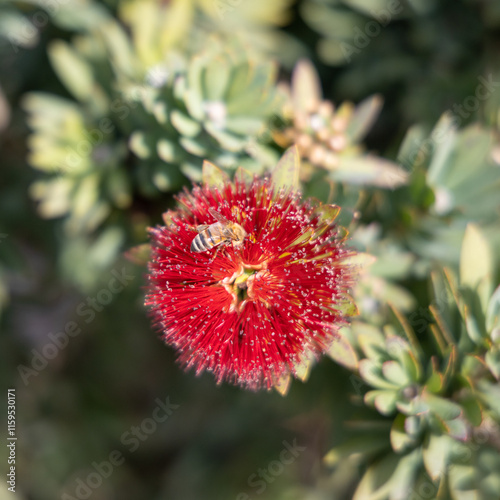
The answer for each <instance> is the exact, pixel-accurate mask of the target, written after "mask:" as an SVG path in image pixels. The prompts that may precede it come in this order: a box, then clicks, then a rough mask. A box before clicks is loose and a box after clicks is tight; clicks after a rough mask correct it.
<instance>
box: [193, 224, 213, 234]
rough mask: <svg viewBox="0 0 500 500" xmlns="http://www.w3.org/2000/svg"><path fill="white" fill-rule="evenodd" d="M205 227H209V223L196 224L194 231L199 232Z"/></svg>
mask: <svg viewBox="0 0 500 500" xmlns="http://www.w3.org/2000/svg"><path fill="white" fill-rule="evenodd" d="M207 227H210V225H209V224H201V225H200V226H196V231H198V232H199V233H201V232H202V231H205V229H207Z"/></svg>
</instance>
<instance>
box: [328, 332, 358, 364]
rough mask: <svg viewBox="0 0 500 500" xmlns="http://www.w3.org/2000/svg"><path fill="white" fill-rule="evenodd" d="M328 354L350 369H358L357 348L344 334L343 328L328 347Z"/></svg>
mask: <svg viewBox="0 0 500 500" xmlns="http://www.w3.org/2000/svg"><path fill="white" fill-rule="evenodd" d="M328 356H330V357H331V358H332V359H333V360H334V361H336V362H337V363H339V364H340V365H342V366H345V367H346V368H349V369H350V370H357V369H358V356H357V354H356V350H355V349H354V348H353V347H352V345H351V343H350V342H349V341H348V340H347V339H346V338H345V336H343V335H342V330H341V331H340V337H339V338H338V339H335V340H334V341H333V343H332V345H331V346H330V348H329V349H328Z"/></svg>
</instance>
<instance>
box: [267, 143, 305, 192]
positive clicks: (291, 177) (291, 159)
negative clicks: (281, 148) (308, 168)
mask: <svg viewBox="0 0 500 500" xmlns="http://www.w3.org/2000/svg"><path fill="white" fill-rule="evenodd" d="M299 170H300V155H299V148H298V147H297V146H292V147H290V148H288V149H287V150H286V151H285V153H284V154H283V156H282V157H281V158H280V160H279V162H278V164H277V165H276V167H274V169H273V171H272V172H271V178H272V181H273V183H274V186H275V188H276V192H278V191H279V190H281V189H291V190H294V191H295V190H297V189H298V188H299Z"/></svg>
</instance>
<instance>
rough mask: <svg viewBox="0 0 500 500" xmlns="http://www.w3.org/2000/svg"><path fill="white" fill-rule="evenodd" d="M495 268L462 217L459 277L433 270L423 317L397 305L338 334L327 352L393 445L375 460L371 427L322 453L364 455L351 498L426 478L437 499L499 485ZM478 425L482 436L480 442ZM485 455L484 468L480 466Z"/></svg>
mask: <svg viewBox="0 0 500 500" xmlns="http://www.w3.org/2000/svg"><path fill="white" fill-rule="evenodd" d="M494 275H495V274H494V268H493V260H492V258H491V253H490V249H489V248H488V244H487V242H486V241H485V239H484V237H483V236H482V234H481V232H480V231H479V229H478V228H477V227H476V226H474V225H469V226H467V230H466V232H465V237H464V241H463V245H462V253H461V262H460V277H459V279H457V278H456V277H455V275H454V272H453V271H452V270H450V269H447V268H445V269H444V271H443V272H436V273H434V274H433V287H434V300H433V302H432V304H431V306H430V312H431V313H432V322H431V323H430V324H428V325H425V324H423V325H422V322H421V321H420V320H417V319H416V318H415V317H414V320H413V321H410V322H409V321H408V320H407V319H405V318H404V316H402V315H401V314H400V313H399V312H398V311H397V310H394V312H395V316H396V318H397V320H398V321H397V322H396V323H395V324H387V325H384V327H383V328H382V329H381V328H377V327H375V326H373V325H370V324H369V323H364V322H353V324H352V326H351V327H350V328H349V329H346V330H345V331H344V334H343V336H342V340H341V345H342V346H343V352H341V351H339V350H338V349H336V351H335V352H333V353H332V352H331V353H330V354H331V355H333V356H332V357H333V358H334V359H337V360H339V361H340V362H342V360H345V359H351V360H353V361H352V362H351V363H347V366H348V367H349V368H350V369H352V370H354V371H355V372H356V373H357V374H359V377H360V378H361V381H362V382H363V386H364V391H363V392H364V396H363V401H364V403H365V404H366V405H368V406H371V407H373V408H375V409H376V410H377V411H378V412H379V413H380V414H381V415H383V416H385V417H387V418H390V419H391V420H392V423H391V427H390V429H391V430H390V435H389V440H390V448H391V450H390V451H389V452H388V453H386V454H384V457H383V458H378V459H377V461H376V462H373V463H372V455H373V452H372V450H373V449H377V446H378V445H377V443H380V434H379V433H378V432H372V434H368V435H365V439H366V440H367V441H368V440H369V441H373V446H372V447H370V446H366V448H365V450H359V449H356V448H353V447H349V446H346V445H341V448H340V449H334V450H332V451H331V452H330V453H329V454H328V455H327V457H326V460H327V462H328V463H329V464H330V465H336V464H337V463H338V462H339V461H340V460H342V459H350V458H351V457H354V455H356V456H355V460H356V462H359V461H360V460H365V461H366V462H368V463H371V465H370V466H369V467H368V468H367V470H366V472H365V474H364V476H363V478H362V480H361V482H360V484H359V486H358V489H357V491H356V494H355V496H354V498H396V496H397V493H396V492H397V491H402V492H411V491H417V490H418V487H419V484H423V483H425V482H427V483H428V485H429V488H430V489H432V490H433V491H434V492H436V493H437V492H439V493H438V495H437V497H438V498H453V499H462V498H469V496H470V495H474V496H475V497H476V498H494V495H496V494H497V493H498V491H497V490H496V486H497V485H498V484H500V475H499V471H500V469H499V468H498V464H499V463H500V462H499V461H498V449H497V448H496V443H498V440H499V438H500V427H499V424H500V406H499V405H498V403H497V402H496V400H495V396H494V395H495V394H496V393H497V392H498V380H499V375H500V373H499V368H500V364H499V363H500V362H499V356H498V351H499V349H498V345H499V339H498V330H497V328H498V326H497V324H498V297H499V293H500V288H497V290H496V291H495V293H493V276H494ZM410 318H411V316H410ZM412 323H413V325H414V326H415V328H416V331H415V329H414V328H413V327H412ZM427 326H428V327H429V329H427ZM429 330H430V333H431V334H432V336H433V340H434V345H432V346H431V345H428V343H427V342H426V344H425V347H424V346H423V345H422V342H423V341H424V337H423V333H424V332H425V331H429ZM346 352H349V353H350V354H349V357H348V358H346V356H345V353H346ZM343 364H346V363H345V362H344V363H343ZM365 388H368V390H366V389H365ZM483 432H484V433H486V434H487V436H486V438H485V439H484V441H483V442H482V443H481V446H478V445H477V443H476V442H475V441H476V439H477V436H479V435H480V433H483ZM360 454H361V455H362V456H363V458H360ZM483 461H484V463H485V464H486V463H487V464H488V465H485V468H484V469H483V468H482V466H478V465H477V464H479V463H483ZM401 475H404V477H405V480H404V483H403V484H401V482H400V481H401ZM465 478H467V480H466V479H465ZM400 488H402V489H401V490H400Z"/></svg>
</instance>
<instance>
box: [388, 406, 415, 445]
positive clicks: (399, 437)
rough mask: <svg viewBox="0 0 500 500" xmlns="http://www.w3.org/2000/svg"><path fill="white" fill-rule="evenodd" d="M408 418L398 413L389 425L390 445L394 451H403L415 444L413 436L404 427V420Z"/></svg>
mask: <svg viewBox="0 0 500 500" xmlns="http://www.w3.org/2000/svg"><path fill="white" fill-rule="evenodd" d="M409 418H415V417H406V416H405V415H403V414H402V413H398V414H397V415H396V418H395V419H394V422H393V423H392V427H391V446H392V449H393V450H394V451H395V452H396V453H404V452H405V451H406V450H408V449H409V448H411V447H413V446H414V445H415V442H416V441H415V436H412V435H410V434H409V433H408V432H407V431H406V428H405V422H406V420H408V419H409Z"/></svg>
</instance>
